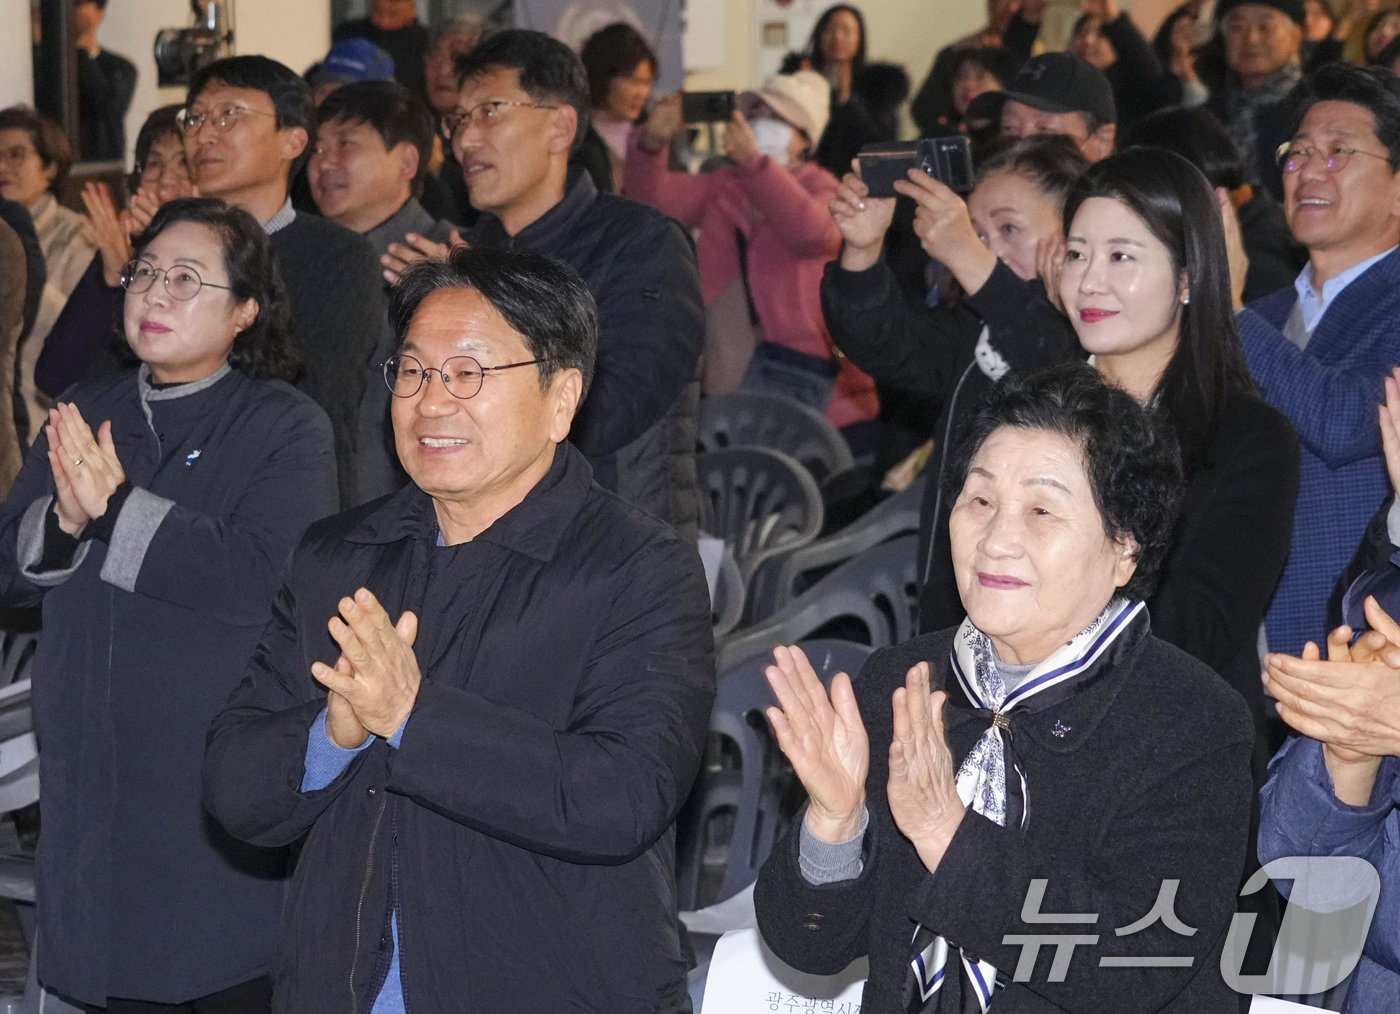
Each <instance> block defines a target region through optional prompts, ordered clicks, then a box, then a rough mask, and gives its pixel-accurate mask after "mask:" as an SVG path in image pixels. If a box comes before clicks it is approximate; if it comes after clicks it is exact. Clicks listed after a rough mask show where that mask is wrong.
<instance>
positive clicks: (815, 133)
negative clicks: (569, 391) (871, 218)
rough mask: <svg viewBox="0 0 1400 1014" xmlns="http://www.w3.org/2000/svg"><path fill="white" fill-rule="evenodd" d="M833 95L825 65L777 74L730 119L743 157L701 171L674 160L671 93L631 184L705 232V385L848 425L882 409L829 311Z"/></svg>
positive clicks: (643, 138)
mask: <svg viewBox="0 0 1400 1014" xmlns="http://www.w3.org/2000/svg"><path fill="white" fill-rule="evenodd" d="M829 103H830V89H829V88H828V86H827V84H826V82H825V81H824V80H823V79H822V77H821V76H820V75H819V74H816V73H813V72H812V71H798V72H797V73H795V74H779V75H776V76H774V77H773V78H771V79H770V80H769V81H768V83H767V84H766V85H764V86H763V88H761V89H760V90H758V91H756V92H746V93H745V94H744V95H743V96H742V97H741V98H740V109H739V110H737V111H736V112H735V113H734V116H733V118H732V119H731V120H730V122H729V123H728V124H727V125H726V129H725V132H724V152H725V154H726V155H727V156H728V157H729V159H730V160H731V161H732V163H733V164H732V165H726V166H724V167H722V168H720V169H716V170H715V171H713V172H709V173H703V174H701V175H698V176H692V175H690V174H688V173H683V172H672V171H670V170H669V169H668V168H667V165H666V160H667V152H668V149H669V146H670V143H671V139H672V138H673V137H674V136H675V135H676V133H677V132H678V131H679V130H680V129H681V127H682V126H683V123H682V121H681V111H680V98H679V96H672V97H670V98H667V99H663V100H661V101H660V102H658V103H657V104H656V106H655V108H654V109H653V110H652V112H651V115H650V117H649V118H648V119H647V121H646V123H645V124H644V125H643V126H642V127H641V128H640V129H638V130H636V131H634V133H633V135H632V138H631V141H630V142H629V144H628V150H627V164H626V168H625V170H624V174H623V190H624V193H626V195H627V196H628V197H631V198H633V199H635V200H638V201H642V202H644V203H646V204H650V205H652V206H653V207H656V208H659V209H661V210H662V211H664V212H666V213H667V214H668V215H671V216H673V217H675V218H677V219H679V220H680V221H681V222H683V223H684V224H685V225H687V226H689V227H690V228H693V229H698V231H699V237H698V240H697V247H698V253H699V261H700V285H701V289H702V290H703V292H704V297H705V307H706V322H705V326H706V336H705V363H704V379H703V390H704V392H705V393H706V394H721V393H724V392H727V391H732V390H734V389H735V388H738V387H741V386H743V387H751V388H763V389H767V390H777V391H778V392H779V393H782V394H787V395H790V396H793V397H796V398H798V399H799V400H802V401H805V402H806V403H807V404H810V405H812V406H813V407H815V408H817V409H819V410H824V411H825V412H826V414H827V417H828V418H829V419H830V420H831V421H832V422H833V423H835V424H836V425H837V426H847V425H849V424H851V423H855V422H860V421H863V420H867V419H873V418H874V417H875V414H876V412H877V411H878V408H879V403H878V401H877V399H876V396H875V382H874V381H873V380H871V379H870V377H869V376H867V375H866V374H864V373H862V372H861V371H860V370H858V369H856V367H855V366H854V365H852V364H851V363H850V362H848V361H846V360H845V359H843V358H841V357H840V356H839V355H838V354H837V352H836V349H835V346H834V344H833V343H832V340H831V335H830V334H829V333H828V332H827V329H826V323H825V321H824V320H823V318H822V308H821V296H820V288H821V279H822V269H823V267H824V266H825V265H826V262H827V261H829V260H831V259H832V258H833V257H834V256H835V255H836V253H837V251H838V250H840V247H841V234H840V233H839V232H838V231H837V229H836V224H835V223H834V222H833V221H832V219H831V214H830V213H829V212H828V211H827V203H828V202H829V201H830V200H831V198H832V196H833V195H834V194H835V192H836V185H837V181H836V177H834V176H832V175H831V174H830V173H829V172H827V171H826V170H825V169H822V168H819V167H818V166H816V165H814V164H812V163H811V162H809V161H807V158H808V156H809V155H810V154H811V152H812V150H813V148H814V147H815V145H816V140H817V139H818V138H820V137H821V134H822V130H823V129H824V128H825V126H826V120H827V112H828V106H829ZM760 343H762V344H761V346H760ZM756 349H757V350H758V351H757V352H756V351H755V350H756Z"/></svg>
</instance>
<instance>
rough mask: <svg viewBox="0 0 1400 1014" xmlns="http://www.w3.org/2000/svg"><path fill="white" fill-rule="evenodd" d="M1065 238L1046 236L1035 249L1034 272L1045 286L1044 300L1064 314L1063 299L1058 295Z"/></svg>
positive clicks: (1064, 254) (1054, 235)
mask: <svg viewBox="0 0 1400 1014" xmlns="http://www.w3.org/2000/svg"><path fill="white" fill-rule="evenodd" d="M1066 253H1067V249H1066V247H1065V238H1064V236H1062V235H1060V234H1059V233H1058V232H1056V233H1052V234H1051V235H1049V236H1046V237H1045V238H1044V239H1042V240H1041V241H1040V242H1039V243H1037V244H1036V247H1035V270H1036V274H1038V275H1039V276H1040V283H1041V284H1042V285H1044V286H1045V298H1046V299H1048V300H1049V301H1050V305H1051V306H1053V307H1054V308H1055V309H1056V310H1058V311H1060V313H1064V312H1065V301H1064V297H1063V296H1062V294H1061V293H1060V275H1061V274H1062V273H1063V272H1064V269H1065V256H1066Z"/></svg>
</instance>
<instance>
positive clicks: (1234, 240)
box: [1215, 187, 1249, 310]
mask: <svg viewBox="0 0 1400 1014" xmlns="http://www.w3.org/2000/svg"><path fill="white" fill-rule="evenodd" d="M1215 203H1216V204H1217V205H1219V207H1220V225H1221V227H1222V228H1223V229H1224V230H1225V256H1226V260H1227V261H1228V262H1229V265H1230V299H1231V302H1232V303H1233V304H1234V308H1235V309H1236V310H1240V309H1243V307H1244V283H1245V278H1246V277H1247V276H1248V274H1249V254H1248V253H1246V252H1245V249H1244V233H1243V232H1241V231H1240V216H1239V213H1238V212H1237V211H1236V210H1235V202H1234V201H1232V200H1231V199H1230V193H1229V191H1227V190H1226V189H1225V188H1224V187H1216V188H1215Z"/></svg>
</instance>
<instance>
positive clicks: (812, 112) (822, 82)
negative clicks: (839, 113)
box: [739, 70, 831, 147]
mask: <svg viewBox="0 0 1400 1014" xmlns="http://www.w3.org/2000/svg"><path fill="white" fill-rule="evenodd" d="M739 101H740V104H741V105H742V106H743V107H744V108H745V109H747V108H748V107H749V106H750V105H751V104H752V103H754V102H762V103H764V104H766V105H767V106H768V108H770V109H772V110H773V112H775V113H777V114H778V115H779V116H781V117H782V118H783V119H784V120H786V121H787V122H788V123H790V124H792V125H793V126H794V127H796V128H797V129H798V130H800V131H802V132H803V133H805V134H806V135H807V139H808V140H809V141H811V142H812V146H813V147H816V144H817V142H818V141H819V140H821V136H822V131H824V130H825V129H826V121H827V120H828V119H829V118H830V116H831V85H829V84H827V82H826V78H824V77H822V76H821V75H820V74H818V73H817V72H816V71H814V70H799V71H798V72H797V73H795V74H774V75H773V76H772V77H770V78H769V79H768V81H767V83H766V84H764V86H763V87H762V88H760V89H758V91H753V92H744V94H743V95H742V96H740V99H739Z"/></svg>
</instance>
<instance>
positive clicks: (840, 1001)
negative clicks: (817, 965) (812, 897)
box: [700, 929, 870, 1014]
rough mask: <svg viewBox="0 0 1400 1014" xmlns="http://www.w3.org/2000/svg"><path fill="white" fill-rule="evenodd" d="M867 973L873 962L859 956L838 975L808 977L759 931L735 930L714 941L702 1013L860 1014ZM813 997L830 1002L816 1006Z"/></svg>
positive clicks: (815, 999) (701, 1007)
mask: <svg viewBox="0 0 1400 1014" xmlns="http://www.w3.org/2000/svg"><path fill="white" fill-rule="evenodd" d="M869 974H870V963H869V962H868V961H867V960H866V959H865V958H861V959H860V960H859V961H855V962H853V963H852V964H851V965H850V967H848V968H847V969H846V970H845V971H844V972H842V973H841V974H840V975H808V974H807V973H806V972H799V971H798V970H797V969H795V968H793V967H791V966H790V965H787V964H784V963H783V962H782V961H780V960H779V959H778V957H777V956H776V955H774V953H773V952H772V951H770V950H769V949H768V945H767V944H765V943H764V942H763V939H762V938H761V937H760V936H759V935H758V930H755V929H746V930H736V931H735V932H733V933H726V934H725V935H724V936H722V937H720V940H719V943H717V944H715V953H714V956H713V957H712V958H711V959H710V974H709V977H708V978H707V979H706V980H705V999H704V1001H703V1002H702V1003H701V1005H700V1014H772V1012H773V1011H774V1010H777V1011H794V1012H796V1011H803V1012H805V1011H809V1010H820V1011H822V1012H823V1014H826V1012H830V1014H860V996H861V993H862V992H863V991H864V989H865V979H866V976H867V975H869ZM812 1001H823V1002H824V1001H830V1003H829V1004H826V1003H823V1005H822V1006H819V1007H814V1006H813V1004H812ZM774 1003H776V1004H777V1005H778V1006H777V1007H774V1006H773V1004H774Z"/></svg>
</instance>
